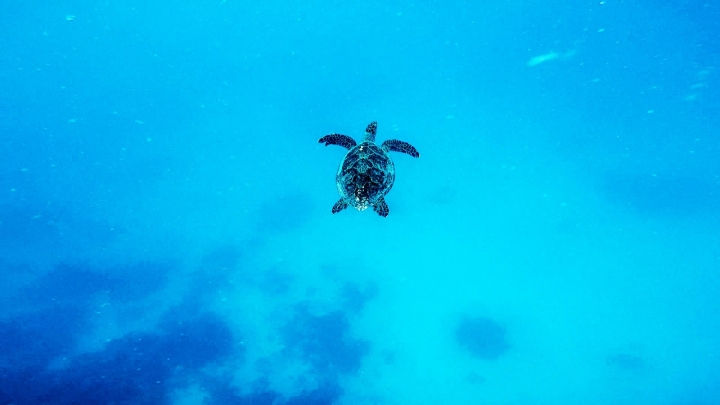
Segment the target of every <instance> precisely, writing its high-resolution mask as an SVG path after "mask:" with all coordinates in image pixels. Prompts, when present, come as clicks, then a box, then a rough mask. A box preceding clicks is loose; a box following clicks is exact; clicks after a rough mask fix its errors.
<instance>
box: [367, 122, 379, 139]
mask: <svg viewBox="0 0 720 405" xmlns="http://www.w3.org/2000/svg"><path fill="white" fill-rule="evenodd" d="M375 134H377V121H373V122H371V123H370V125H368V126H367V128H366V129H365V140H366V141H370V142H373V143H374V142H375Z"/></svg>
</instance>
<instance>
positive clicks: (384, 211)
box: [373, 197, 390, 217]
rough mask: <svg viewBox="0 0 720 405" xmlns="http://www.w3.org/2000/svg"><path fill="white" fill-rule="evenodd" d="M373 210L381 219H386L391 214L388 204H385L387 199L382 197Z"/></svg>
mask: <svg viewBox="0 0 720 405" xmlns="http://www.w3.org/2000/svg"><path fill="white" fill-rule="evenodd" d="M373 209H374V210H375V212H377V213H378V215H380V216H381V217H386V216H388V214H389V213H390V208H388V206H387V203H386V202H385V197H381V198H380V199H379V200H377V202H376V203H375V205H373Z"/></svg>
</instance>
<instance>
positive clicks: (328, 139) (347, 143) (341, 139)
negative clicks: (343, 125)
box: [318, 134, 357, 149]
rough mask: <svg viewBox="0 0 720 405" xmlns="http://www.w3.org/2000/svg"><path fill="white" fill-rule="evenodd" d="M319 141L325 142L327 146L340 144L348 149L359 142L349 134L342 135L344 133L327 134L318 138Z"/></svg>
mask: <svg viewBox="0 0 720 405" xmlns="http://www.w3.org/2000/svg"><path fill="white" fill-rule="evenodd" d="M318 143H324V144H325V146H328V145H339V146H342V147H344V148H348V149H350V148H352V147H353V146H355V145H357V143H355V140H354V139H352V138H350V137H349V136H347V135H342V134H330V135H325V136H323V137H322V138H320V140H318Z"/></svg>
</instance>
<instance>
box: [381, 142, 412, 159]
mask: <svg viewBox="0 0 720 405" xmlns="http://www.w3.org/2000/svg"><path fill="white" fill-rule="evenodd" d="M381 147H382V148H383V149H384V150H386V151H391V152H402V153H407V154H408V155H410V156H412V157H420V153H418V151H417V149H415V147H414V146H412V145H410V144H409V143H407V142H403V141H398V140H397V139H388V140H387V141H385V142H383V144H382V146H381Z"/></svg>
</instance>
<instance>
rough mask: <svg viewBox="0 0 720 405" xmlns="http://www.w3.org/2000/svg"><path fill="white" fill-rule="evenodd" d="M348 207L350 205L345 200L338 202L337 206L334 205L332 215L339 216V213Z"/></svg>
mask: <svg viewBox="0 0 720 405" xmlns="http://www.w3.org/2000/svg"><path fill="white" fill-rule="evenodd" d="M347 207H348V203H347V202H345V200H343V199H342V198H341V199H340V200H338V202H336V203H335V205H333V208H332V213H333V214H337V213H338V212H340V211H342V210H344V209H345V208H347Z"/></svg>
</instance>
